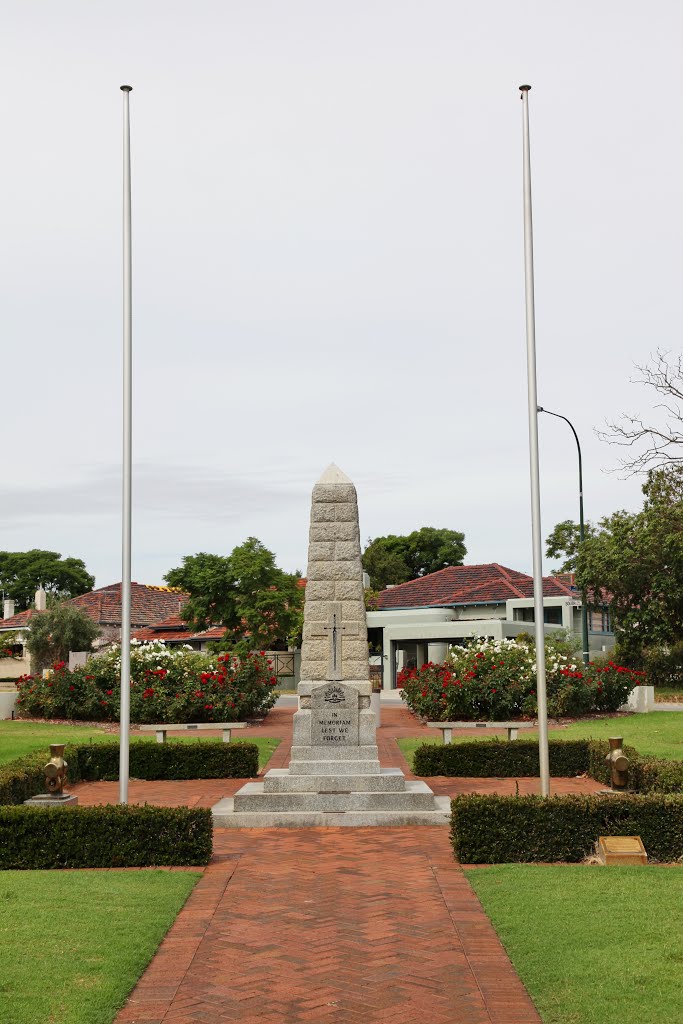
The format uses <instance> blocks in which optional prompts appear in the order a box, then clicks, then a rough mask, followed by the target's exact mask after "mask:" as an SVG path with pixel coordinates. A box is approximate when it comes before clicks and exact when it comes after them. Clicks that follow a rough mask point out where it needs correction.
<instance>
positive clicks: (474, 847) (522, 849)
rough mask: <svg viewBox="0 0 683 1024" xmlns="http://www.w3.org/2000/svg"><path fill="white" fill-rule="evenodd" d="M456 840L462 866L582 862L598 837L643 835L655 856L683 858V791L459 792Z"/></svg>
mask: <svg viewBox="0 0 683 1024" xmlns="http://www.w3.org/2000/svg"><path fill="white" fill-rule="evenodd" d="M451 811H452V814H451V842H452V844H453V850H454V853H455V856H456V858H457V859H458V860H459V861H460V862H461V863H464V864H509V863H513V862H522V863H529V862H533V861H543V862H553V861H581V860H583V859H584V858H585V857H587V856H589V855H590V854H591V853H592V852H593V851H594V849H595V844H596V843H597V841H598V838H599V837H600V836H604V835H627V836H635V835H638V836H640V837H641V839H642V841H643V843H644V844H645V849H646V850H647V853H648V856H649V857H650V858H651V859H652V860H657V861H665V862H671V861H676V860H680V859H681V858H683V796H665V795H651V796H630V795H629V796H560V797H550V798H544V797H540V796H522V797H504V796H474V795H466V796H458V797H456V798H455V799H454V800H453V801H452V802H451Z"/></svg>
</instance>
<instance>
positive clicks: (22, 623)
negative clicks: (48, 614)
mask: <svg viewBox="0 0 683 1024" xmlns="http://www.w3.org/2000/svg"><path fill="white" fill-rule="evenodd" d="M41 614H42V612H39V611H36V609H35V608H27V609H26V611H24V612H17V614H16V615H11V616H10V617H9V618H8V619H0V629H25V628H26V626H27V625H28V621H29V619H32V618H33V616H34V615H41Z"/></svg>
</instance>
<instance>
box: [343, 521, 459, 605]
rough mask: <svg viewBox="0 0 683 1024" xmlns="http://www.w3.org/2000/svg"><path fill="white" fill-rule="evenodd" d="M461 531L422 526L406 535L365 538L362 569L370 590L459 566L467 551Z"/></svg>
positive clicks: (382, 588) (380, 588)
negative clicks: (365, 544)
mask: <svg viewBox="0 0 683 1024" xmlns="http://www.w3.org/2000/svg"><path fill="white" fill-rule="evenodd" d="M464 540H465V534H464V533H458V532H457V531H456V530H446V529H443V530H439V529H436V528H435V527H433V526H423V527H422V529H420V530H414V531H413V533H409V534H407V536H396V535H394V534H389V535H388V536H387V537H376V538H375V539H374V540H369V541H368V545H367V547H366V549H365V551H364V552H363V568H364V569H365V571H366V572H367V573H369V575H370V585H371V587H372V588H373V589H374V590H384V588H385V587H386V586H387V585H388V584H397V583H406V582H407V581H408V580H415V579H418V578H419V577H420V576H427V575H428V574H429V573H431V572H437V571H438V570H439V569H445V568H446V567H447V566H449V565H462V561H463V558H464V557H465V555H466V554H467V548H466V547H465V544H464Z"/></svg>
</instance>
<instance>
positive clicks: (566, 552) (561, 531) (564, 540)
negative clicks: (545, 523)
mask: <svg viewBox="0 0 683 1024" xmlns="http://www.w3.org/2000/svg"><path fill="white" fill-rule="evenodd" d="M583 527H584V529H583V532H584V537H586V538H587V537H594V536H595V534H596V532H597V531H596V529H595V527H594V526H593V524H592V523H584V524H583ZM580 543H581V540H580V534H579V524H578V523H575V522H573V521H572V520H571V519H565V520H563V521H562V522H561V523H558V524H557V526H556V527H555V529H554V530H553V532H552V533H551V534H549V536H548V537H547V538H546V542H545V554H546V558H562V557H563V556H564V561H563V563H562V565H561V566H560V567H559V569H557V570H556V571H557V572H576V561H577V557H578V553H579V545H580Z"/></svg>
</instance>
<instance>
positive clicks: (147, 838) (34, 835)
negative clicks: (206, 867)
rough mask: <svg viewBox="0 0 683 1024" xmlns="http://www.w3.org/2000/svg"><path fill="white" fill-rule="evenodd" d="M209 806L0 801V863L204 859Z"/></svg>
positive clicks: (104, 864)
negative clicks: (46, 805)
mask: <svg viewBox="0 0 683 1024" xmlns="http://www.w3.org/2000/svg"><path fill="white" fill-rule="evenodd" d="M211 850H212V818H211V811H210V810H208V809H205V808H189V807H151V806H149V805H145V806H144V807H135V806H117V805H112V804H110V805H107V806H106V807H63V808H60V809H59V810H54V809H53V810H50V809H47V808H42V807H0V869H2V870H6V869H8V868H9V869H22V870H37V869H45V868H116V867H151V866H162V865H174V864H175V865H199V864H208V862H209V860H210V859H211Z"/></svg>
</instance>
